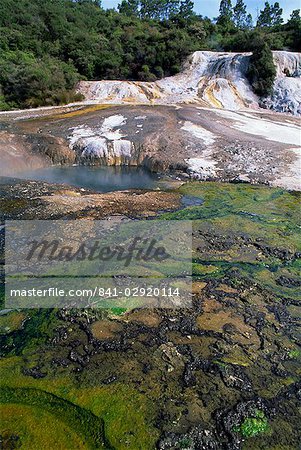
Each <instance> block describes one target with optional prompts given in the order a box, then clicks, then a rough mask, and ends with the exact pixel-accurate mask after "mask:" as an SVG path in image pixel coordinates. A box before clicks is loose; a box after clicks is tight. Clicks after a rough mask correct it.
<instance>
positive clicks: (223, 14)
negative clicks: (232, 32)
mask: <svg viewBox="0 0 301 450" xmlns="http://www.w3.org/2000/svg"><path fill="white" fill-rule="evenodd" d="M232 18H233V12H232V2H231V0H221V3H220V7H219V16H218V18H217V24H218V25H220V27H221V28H222V29H223V30H224V31H228V30H229V29H230V28H231V25H232V23H233V22H232Z"/></svg>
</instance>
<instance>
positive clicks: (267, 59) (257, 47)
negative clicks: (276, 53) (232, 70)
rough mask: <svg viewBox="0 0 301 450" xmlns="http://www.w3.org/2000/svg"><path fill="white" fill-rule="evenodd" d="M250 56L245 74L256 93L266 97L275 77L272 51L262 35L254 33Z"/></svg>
mask: <svg viewBox="0 0 301 450" xmlns="http://www.w3.org/2000/svg"><path fill="white" fill-rule="evenodd" d="M252 52H253V54H252V56H251V58H250V65H249V69H248V73H247V76H248V78H249V80H250V83H251V85H252V87H253V90H254V92H255V93H256V94H258V95H259V96H262V97H266V96H268V95H269V94H271V92H272V89H273V84H274V81H275V77H276V67H275V64H274V60H273V54H272V51H271V49H270V47H269V45H268V44H267V42H266V40H265V38H264V36H262V35H261V34H259V33H256V34H255V35H254V36H253V40H252Z"/></svg>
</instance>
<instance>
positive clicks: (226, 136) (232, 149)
mask: <svg viewBox="0 0 301 450" xmlns="http://www.w3.org/2000/svg"><path fill="white" fill-rule="evenodd" d="M0 121H1V128H2V131H1V132H0V133H1V135H0V139H1V141H0V150H1V157H2V164H1V169H0V174H1V175H5V176H11V175H12V174H13V173H17V172H18V171H22V170H24V169H25V168H38V167H41V166H47V165H50V164H53V163H54V164H73V163H77V164H95V165H97V164H101V165H120V164H129V165H143V166H146V167H148V168H150V169H151V170H152V171H155V172H166V171H173V172H180V173H182V174H185V175H186V176H190V177H194V178H198V179H201V180H219V181H243V182H251V183H261V184H262V183H263V184H269V185H273V186H282V187H284V188H287V189H294V190H299V189H300V176H299V172H300V148H301V146H300V119H297V118H293V117H290V116H285V115H281V114H271V113H263V112H248V113H246V112H231V111H226V110H222V109H207V108H201V107H196V106H188V105H181V106H109V105H103V106H102V105H94V106H90V107H83V106H77V107H73V108H71V107H69V108H62V109H59V108H55V109H46V110H42V111H40V110H36V111H25V112H15V113H6V114H5V113H2V114H1V116H0Z"/></svg>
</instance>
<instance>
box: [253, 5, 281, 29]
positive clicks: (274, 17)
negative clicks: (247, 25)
mask: <svg viewBox="0 0 301 450" xmlns="http://www.w3.org/2000/svg"><path fill="white" fill-rule="evenodd" d="M282 14H283V9H282V8H280V5H279V3H278V2H275V3H274V5H272V6H271V5H270V4H269V2H265V6H264V9H263V10H262V11H260V14H259V17H258V20H257V26H258V27H274V26H277V25H281V24H282V23H283V18H282Z"/></svg>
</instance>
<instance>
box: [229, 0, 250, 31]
mask: <svg viewBox="0 0 301 450" xmlns="http://www.w3.org/2000/svg"><path fill="white" fill-rule="evenodd" d="M233 22H234V24H235V26H236V27H237V28H239V29H243V28H250V26H252V25H251V24H252V16H251V14H248V13H247V6H246V5H245V3H244V0H237V1H236V5H235V6H234V8H233Z"/></svg>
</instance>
